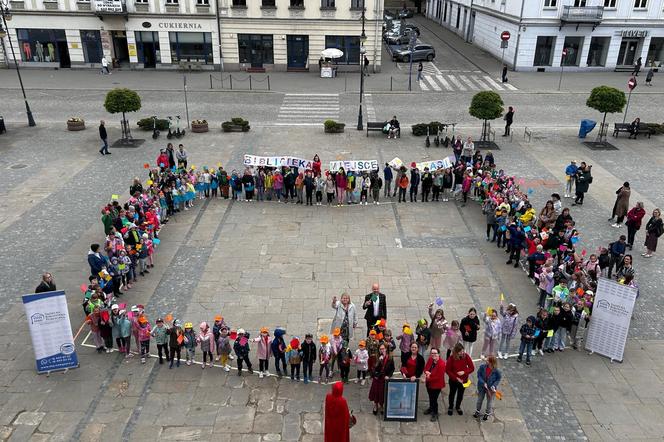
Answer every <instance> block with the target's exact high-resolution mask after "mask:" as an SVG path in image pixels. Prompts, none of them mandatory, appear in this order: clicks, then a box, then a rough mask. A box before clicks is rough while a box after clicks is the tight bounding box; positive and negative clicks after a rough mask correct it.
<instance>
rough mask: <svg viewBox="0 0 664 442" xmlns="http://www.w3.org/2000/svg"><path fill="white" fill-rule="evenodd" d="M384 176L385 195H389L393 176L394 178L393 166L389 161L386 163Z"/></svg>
mask: <svg viewBox="0 0 664 442" xmlns="http://www.w3.org/2000/svg"><path fill="white" fill-rule="evenodd" d="M383 176H384V177H385V191H384V192H383V196H384V197H388V196H390V187H392V178H394V175H393V174H392V166H390V165H389V164H387V163H385V169H383Z"/></svg>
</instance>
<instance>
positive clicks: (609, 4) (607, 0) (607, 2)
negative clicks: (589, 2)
mask: <svg viewBox="0 0 664 442" xmlns="http://www.w3.org/2000/svg"><path fill="white" fill-rule="evenodd" d="M604 7H605V8H615V7H616V0H604Z"/></svg>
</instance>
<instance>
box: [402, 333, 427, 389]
mask: <svg viewBox="0 0 664 442" xmlns="http://www.w3.org/2000/svg"><path fill="white" fill-rule="evenodd" d="M419 350H420V347H419V345H417V343H415V342H413V343H412V344H410V351H409V352H407V353H406V354H405V355H402V357H401V361H402V362H401V374H402V375H403V377H404V378H406V379H410V380H411V381H412V382H415V381H416V380H418V379H419V378H420V377H421V376H422V373H424V357H423V356H422V355H421V354H420V352H419Z"/></svg>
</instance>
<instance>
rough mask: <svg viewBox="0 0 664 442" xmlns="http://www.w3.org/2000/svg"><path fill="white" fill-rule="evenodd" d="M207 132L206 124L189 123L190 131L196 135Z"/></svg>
mask: <svg viewBox="0 0 664 442" xmlns="http://www.w3.org/2000/svg"><path fill="white" fill-rule="evenodd" d="M208 130H210V129H209V127H208V124H207V123H194V122H192V123H191V131H192V132H195V133H197V134H201V133H204V132H207V131H208Z"/></svg>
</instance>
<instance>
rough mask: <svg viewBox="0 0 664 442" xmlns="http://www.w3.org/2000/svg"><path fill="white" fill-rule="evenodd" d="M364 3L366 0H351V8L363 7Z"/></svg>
mask: <svg viewBox="0 0 664 442" xmlns="http://www.w3.org/2000/svg"><path fill="white" fill-rule="evenodd" d="M362 3H364V0H350V9H360V10H361V9H362Z"/></svg>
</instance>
